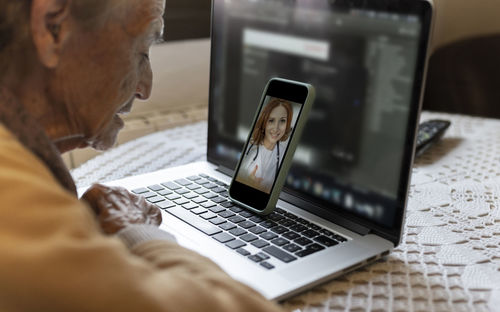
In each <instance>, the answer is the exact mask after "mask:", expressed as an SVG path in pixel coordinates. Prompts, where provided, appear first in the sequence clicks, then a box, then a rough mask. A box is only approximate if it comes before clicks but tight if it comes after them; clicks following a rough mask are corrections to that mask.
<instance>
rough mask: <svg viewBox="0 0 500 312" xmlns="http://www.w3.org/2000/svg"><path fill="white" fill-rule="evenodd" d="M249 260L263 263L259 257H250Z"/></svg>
mask: <svg viewBox="0 0 500 312" xmlns="http://www.w3.org/2000/svg"><path fill="white" fill-rule="evenodd" d="M248 259H250V260H252V261H253V262H261V261H262V258H261V257H259V256H257V255H252V256H249V257H248Z"/></svg>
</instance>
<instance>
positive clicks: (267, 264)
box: [259, 261, 274, 270]
mask: <svg viewBox="0 0 500 312" xmlns="http://www.w3.org/2000/svg"><path fill="white" fill-rule="evenodd" d="M259 264H260V265H261V266H263V267H264V268H266V269H268V270H272V269H274V265H272V264H271V263H269V262H267V261H262V262H261V263H259Z"/></svg>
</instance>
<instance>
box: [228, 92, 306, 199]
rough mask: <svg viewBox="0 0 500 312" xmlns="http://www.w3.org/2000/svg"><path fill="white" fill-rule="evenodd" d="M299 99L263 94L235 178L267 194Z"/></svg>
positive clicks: (289, 137)
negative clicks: (292, 99) (293, 99)
mask: <svg viewBox="0 0 500 312" xmlns="http://www.w3.org/2000/svg"><path fill="white" fill-rule="evenodd" d="M301 109H302V103H297V102H292V101H290V100H285V99H282V98H278V97H273V96H269V95H268V96H266V97H265V98H264V103H263V104H262V106H261V107H260V112H259V114H258V117H257V119H256V122H255V124H254V127H253V129H252V130H251V131H252V132H251V136H250V139H249V140H248V142H247V144H246V147H245V150H244V151H243V155H242V157H243V159H242V161H241V164H240V166H239V168H238V172H237V173H236V181H238V182H240V183H243V184H245V185H247V186H250V187H252V188H254V189H256V190H258V191H261V192H264V193H266V194H270V193H271V190H272V188H273V185H274V182H275V181H276V178H277V177H278V173H279V170H280V168H281V162H282V160H283V156H284V155H285V154H286V152H287V150H288V143H289V141H290V139H291V136H292V135H293V133H294V131H293V130H294V128H295V124H296V122H297V118H298V116H299V114H300V112H301Z"/></svg>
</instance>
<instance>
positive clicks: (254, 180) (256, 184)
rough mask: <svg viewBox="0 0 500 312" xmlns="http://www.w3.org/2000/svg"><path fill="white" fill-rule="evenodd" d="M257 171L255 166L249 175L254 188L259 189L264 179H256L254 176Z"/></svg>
mask: <svg viewBox="0 0 500 312" xmlns="http://www.w3.org/2000/svg"><path fill="white" fill-rule="evenodd" d="M258 169H259V165H255V168H254V169H253V171H252V173H250V180H251V181H252V183H253V184H254V185H255V186H257V187H260V184H261V183H262V181H263V180H264V178H257V176H256V174H257V170H258Z"/></svg>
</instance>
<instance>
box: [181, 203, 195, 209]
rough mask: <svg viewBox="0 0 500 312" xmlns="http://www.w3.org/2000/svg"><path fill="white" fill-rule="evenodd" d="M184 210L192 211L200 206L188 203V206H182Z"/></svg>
mask: <svg viewBox="0 0 500 312" xmlns="http://www.w3.org/2000/svg"><path fill="white" fill-rule="evenodd" d="M182 208H184V209H187V210H191V209H194V208H198V205H196V204H193V203H187V204H184V205H182Z"/></svg>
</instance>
